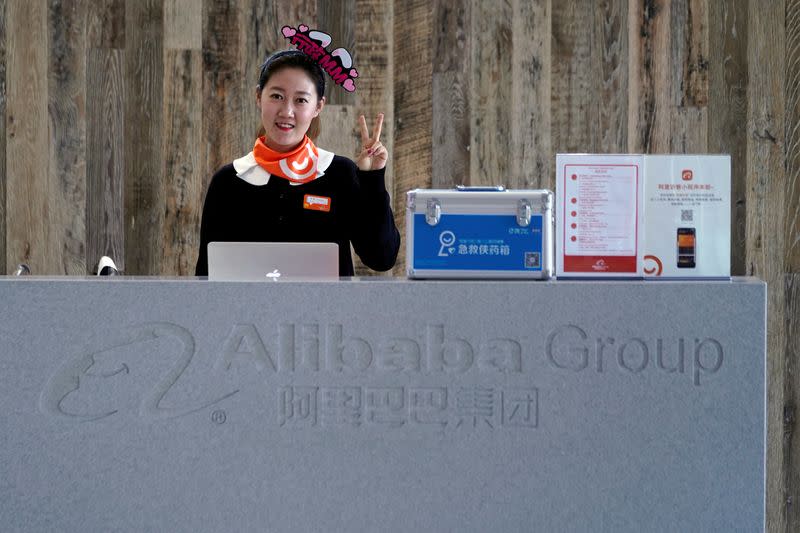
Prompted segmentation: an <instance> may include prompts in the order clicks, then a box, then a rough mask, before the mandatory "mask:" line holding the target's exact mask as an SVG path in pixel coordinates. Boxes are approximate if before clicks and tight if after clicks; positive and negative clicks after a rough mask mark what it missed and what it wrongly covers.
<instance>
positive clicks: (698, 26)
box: [670, 0, 709, 154]
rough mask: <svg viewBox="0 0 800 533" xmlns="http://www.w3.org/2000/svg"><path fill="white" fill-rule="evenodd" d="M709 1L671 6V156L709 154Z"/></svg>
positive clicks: (683, 1)
mask: <svg viewBox="0 0 800 533" xmlns="http://www.w3.org/2000/svg"><path fill="white" fill-rule="evenodd" d="M706 2H707V0H678V1H673V2H672V3H671V8H670V9H671V11H670V26H671V31H670V44H671V49H672V58H671V59H672V64H671V70H672V76H671V79H672V80H673V83H672V87H671V99H672V102H671V107H672V113H671V124H670V129H671V133H672V139H671V143H670V151H671V152H672V153H679V154H685V153H691V154H702V153H707V152H708V113H707V108H708V58H709V55H708V9H707V6H706Z"/></svg>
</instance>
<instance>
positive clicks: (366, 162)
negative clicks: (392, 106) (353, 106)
mask: <svg viewBox="0 0 800 533" xmlns="http://www.w3.org/2000/svg"><path fill="white" fill-rule="evenodd" d="M358 120H359V122H360V123H361V146H362V149H361V153H360V154H358V157H356V165H357V166H358V169H359V170H380V169H382V168H383V167H385V166H386V160H387V159H389V152H388V151H387V150H386V147H385V146H384V145H382V144H381V141H380V138H381V128H382V127H383V113H378V118H377V119H375V129H374V130H373V131H372V136H370V134H369V131H368V130H367V120H366V119H365V118H364V115H361V116H360V117H359V118H358Z"/></svg>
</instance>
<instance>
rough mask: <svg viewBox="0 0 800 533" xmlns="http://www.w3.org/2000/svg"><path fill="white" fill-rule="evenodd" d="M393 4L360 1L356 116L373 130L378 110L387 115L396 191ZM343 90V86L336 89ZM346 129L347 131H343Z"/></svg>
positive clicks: (384, 138)
mask: <svg viewBox="0 0 800 533" xmlns="http://www.w3.org/2000/svg"><path fill="white" fill-rule="evenodd" d="M392 15H393V10H392V6H391V5H390V4H388V3H387V2H385V1H384V0H359V2H358V8H357V10H356V24H355V35H356V41H355V42H356V44H355V46H354V48H353V55H354V57H357V58H358V62H357V63H356V68H357V70H358V72H359V75H358V78H356V92H355V95H356V99H357V100H358V105H357V107H356V118H357V116H358V115H361V114H363V115H364V117H365V118H366V119H367V126H368V127H369V130H370V132H372V128H373V125H374V123H375V119H376V118H377V116H378V113H383V114H384V121H383V128H382V130H381V142H382V143H383V144H384V146H386V149H387V150H388V151H389V158H390V159H389V163H388V164H387V165H386V187H387V189H388V190H389V191H391V190H392V178H393V172H392V170H393V169H392V165H391V156H392V152H393V148H394V109H393V108H392V101H393V99H394V83H393V81H394V80H393V75H394V71H393V64H392V57H391V55H390V52H391V50H390V39H391V30H392ZM333 90H334V91H337V92H342V91H343V90H342V89H341V88H340V87H335V88H334V89H333ZM350 129H351V131H352V132H353V138H354V139H355V140H356V143H357V144H356V148H358V149H360V148H361V146H360V144H361V142H360V141H361V134H360V131H359V129H358V127H357V123H356V121H353V123H352V124H351V125H350ZM341 131H342V132H345V131H347V130H346V129H345V130H341ZM356 153H357V150H352V151H350V152H345V153H344V154H343V155H346V156H347V157H350V158H352V157H353V156H355V154H356Z"/></svg>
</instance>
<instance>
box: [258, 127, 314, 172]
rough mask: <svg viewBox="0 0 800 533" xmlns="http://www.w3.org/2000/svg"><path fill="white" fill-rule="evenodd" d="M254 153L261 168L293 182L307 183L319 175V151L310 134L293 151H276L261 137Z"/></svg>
mask: <svg viewBox="0 0 800 533" xmlns="http://www.w3.org/2000/svg"><path fill="white" fill-rule="evenodd" d="M253 155H254V156H255V158H256V163H258V164H259V166H260V167H261V168H263V169H264V170H266V171H267V172H269V173H270V174H271V175H273V176H280V177H281V178H284V179H287V180H289V181H291V182H293V183H307V182H309V181H311V180H313V179H314V178H316V177H317V161H319V153H318V152H317V147H316V146H314V143H313V142H311V139H309V138H308V135H306V136H304V137H303V142H301V143H300V146H298V147H297V148H295V149H294V150H292V151H291V152H276V151H275V150H273V149H272V148H270V147H268V146H267V145H266V144H264V137H259V138H258V139H256V144H255V146H253Z"/></svg>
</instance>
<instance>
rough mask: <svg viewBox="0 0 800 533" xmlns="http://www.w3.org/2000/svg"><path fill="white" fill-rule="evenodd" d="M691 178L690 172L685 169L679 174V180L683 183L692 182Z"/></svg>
mask: <svg viewBox="0 0 800 533" xmlns="http://www.w3.org/2000/svg"><path fill="white" fill-rule="evenodd" d="M693 177H694V176H693V175H692V171H691V170H688V169H687V170H684V171H683V172H681V179H682V180H683V181H692V178H693Z"/></svg>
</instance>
